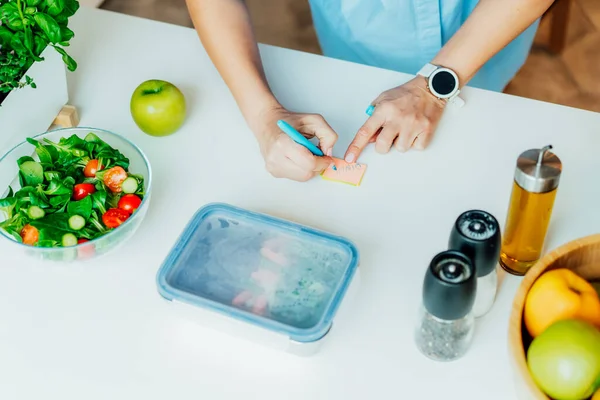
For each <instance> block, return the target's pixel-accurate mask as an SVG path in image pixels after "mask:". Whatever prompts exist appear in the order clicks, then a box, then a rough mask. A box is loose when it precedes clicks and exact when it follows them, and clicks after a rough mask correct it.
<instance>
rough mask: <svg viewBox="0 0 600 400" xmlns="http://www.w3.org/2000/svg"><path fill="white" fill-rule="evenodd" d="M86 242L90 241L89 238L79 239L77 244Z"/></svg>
mask: <svg viewBox="0 0 600 400" xmlns="http://www.w3.org/2000/svg"><path fill="white" fill-rule="evenodd" d="M85 242H89V240H87V239H86V238H81V239H77V244H81V243H85Z"/></svg>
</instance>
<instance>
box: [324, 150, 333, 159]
mask: <svg viewBox="0 0 600 400" xmlns="http://www.w3.org/2000/svg"><path fill="white" fill-rule="evenodd" d="M326 154H327V155H328V156H329V157H331V156H332V155H333V149H327V153H326Z"/></svg>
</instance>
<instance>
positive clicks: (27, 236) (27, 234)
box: [21, 224, 40, 246]
mask: <svg viewBox="0 0 600 400" xmlns="http://www.w3.org/2000/svg"><path fill="white" fill-rule="evenodd" d="M39 238H40V232H39V231H38V230H37V228H36V227H34V226H31V225H29V224H27V225H25V226H24V227H23V229H21V239H23V243H24V244H27V245H29V246H34V245H35V244H36V243H37V242H38V240H39Z"/></svg>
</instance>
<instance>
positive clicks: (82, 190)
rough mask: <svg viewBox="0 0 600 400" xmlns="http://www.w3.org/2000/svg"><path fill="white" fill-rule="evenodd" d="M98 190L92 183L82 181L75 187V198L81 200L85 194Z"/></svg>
mask: <svg viewBox="0 0 600 400" xmlns="http://www.w3.org/2000/svg"><path fill="white" fill-rule="evenodd" d="M95 192H96V187H95V186H94V185H92V184H91V183H80V184H78V185H75V187H74V188H73V200H75V201H79V200H81V199H83V198H85V196H87V195H90V194H93V193H95Z"/></svg>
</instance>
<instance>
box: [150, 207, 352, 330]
mask: <svg viewBox="0 0 600 400" xmlns="http://www.w3.org/2000/svg"><path fill="white" fill-rule="evenodd" d="M358 258H359V255H358V250H357V249H356V247H355V246H354V244H352V243H351V242H350V241H349V240H347V239H344V238H342V237H339V236H334V235H331V234H328V233H325V232H322V231H318V230H316V229H312V228H309V227H306V226H302V225H298V224H295V223H292V222H289V221H285V220H282V219H278V218H274V217H271V216H268V215H264V214H258V213H254V212H250V211H246V210H243V209H240V208H236V207H233V206H231V205H227V204H221V203H215V204H209V205H207V206H205V207H203V208H201V209H200V210H198V212H196V214H195V215H194V217H193V218H192V220H191V221H190V222H189V224H188V225H187V227H186V228H185V230H184V231H183V233H182V235H181V236H180V238H179V239H178V241H177V243H176V244H175V246H174V247H173V249H172V250H171V252H170V253H169V255H168V256H167V258H166V259H165V261H164V263H163V265H162V266H161V268H160V270H159V272H158V276H157V285H158V291H159V293H160V294H161V295H162V296H163V297H164V298H166V299H168V300H174V299H176V300H178V301H181V302H185V303H188V304H192V305H195V306H198V307H203V308H206V309H210V310H213V311H216V312H219V313H222V314H225V315H227V316H230V317H232V318H235V319H238V320H242V321H245V322H248V323H251V324H254V325H257V326H260V327H263V328H266V329H269V330H271V331H275V332H279V333H281V334H284V335H287V336H289V337H290V339H292V340H295V341H298V342H313V341H316V340H319V339H321V338H322V337H323V336H325V335H326V334H327V332H328V330H329V329H330V327H331V324H332V320H333V317H334V315H335V313H336V311H337V309H338V307H339V304H340V302H341V300H342V298H343V297H344V294H345V293H346V290H347V288H348V286H349V284H350V281H351V280H352V277H353V276H354V272H355V271H356V268H357V266H358Z"/></svg>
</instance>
